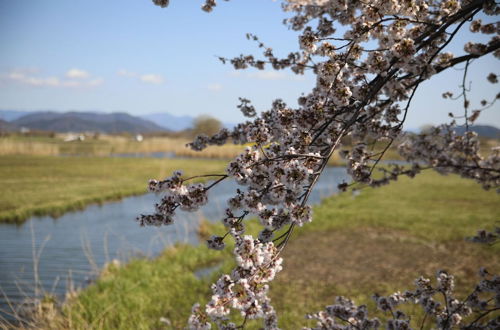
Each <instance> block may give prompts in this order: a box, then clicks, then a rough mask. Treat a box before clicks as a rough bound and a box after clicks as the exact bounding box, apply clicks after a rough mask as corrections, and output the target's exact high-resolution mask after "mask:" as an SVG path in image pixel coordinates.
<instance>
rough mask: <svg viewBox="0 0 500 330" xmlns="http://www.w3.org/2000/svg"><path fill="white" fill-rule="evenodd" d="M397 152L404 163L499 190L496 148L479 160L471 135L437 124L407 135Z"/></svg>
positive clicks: (498, 151) (499, 165)
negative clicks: (417, 164) (429, 128)
mask: <svg viewBox="0 0 500 330" xmlns="http://www.w3.org/2000/svg"><path fill="white" fill-rule="evenodd" d="M399 153H400V154H401V155H402V156H403V157H404V158H405V159H407V160H408V161H411V162H415V163H418V162H420V163H422V164H427V165H429V166H431V167H433V168H435V169H436V170H437V171H438V172H440V173H443V174H446V173H455V174H458V175H460V176H462V177H465V178H470V179H473V180H476V181H477V182H478V183H480V184H482V185H483V187H484V188H485V189H490V188H496V189H498V188H499V187H500V149H499V148H498V147H497V148H494V149H492V152H491V154H490V155H489V156H488V157H482V156H481V155H480V154H479V139H478V138H477V133H475V132H472V131H469V132H466V133H465V135H463V136H461V135H457V134H456V133H455V131H454V130H453V127H452V126H451V125H441V126H439V127H435V128H433V129H431V130H430V131H428V132H424V133H421V134H418V135H410V136H408V137H407V139H406V141H405V142H404V143H402V144H401V145H400V146H399Z"/></svg>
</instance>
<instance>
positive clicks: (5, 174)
mask: <svg viewBox="0 0 500 330" xmlns="http://www.w3.org/2000/svg"><path fill="white" fill-rule="evenodd" d="M177 169H184V171H185V173H186V174H187V175H191V174H202V173H213V172H216V173H220V172H221V171H224V163H223V162H222V161H217V160H203V166H200V161H199V160H196V159H193V160H178V159H168V160H167V159H153V158H107V157H100V158H98V157H51V156H0V191H1V192H2V194H1V196H0V222H20V221H23V220H25V219H26V218H28V217H29V216H31V215H46V214H48V215H52V216H58V215H61V214H62V213H64V212H66V211H70V210H74V209H81V208H83V207H84V206H86V205H88V204H90V203H102V202H105V201H108V200H113V199H118V198H121V197H125V196H130V195H136V194H142V193H145V192H146V188H147V182H148V180H149V179H151V178H164V177H166V176H169V175H171V173H172V172H173V171H174V170H177Z"/></svg>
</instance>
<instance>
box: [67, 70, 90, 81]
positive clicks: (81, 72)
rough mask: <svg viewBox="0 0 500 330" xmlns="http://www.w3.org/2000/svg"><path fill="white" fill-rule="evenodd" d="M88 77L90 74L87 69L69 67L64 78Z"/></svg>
mask: <svg viewBox="0 0 500 330" xmlns="http://www.w3.org/2000/svg"><path fill="white" fill-rule="evenodd" d="M89 77H90V74H89V73H88V72H87V71H84V70H80V69H76V68H73V69H70V70H68V72H66V78H69V79H87V78H89Z"/></svg>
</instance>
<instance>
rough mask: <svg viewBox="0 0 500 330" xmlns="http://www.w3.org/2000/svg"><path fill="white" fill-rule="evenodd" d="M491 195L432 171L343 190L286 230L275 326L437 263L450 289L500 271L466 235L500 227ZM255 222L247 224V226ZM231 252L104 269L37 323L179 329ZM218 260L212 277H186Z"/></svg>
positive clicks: (193, 252)
mask: <svg viewBox="0 0 500 330" xmlns="http://www.w3.org/2000/svg"><path fill="white" fill-rule="evenodd" d="M499 201H500V198H499V197H498V195H497V194H496V193H495V192H492V191H490V192H487V191H483V190H482V189H481V188H480V187H479V186H478V185H477V184H475V183H474V182H471V181H466V180H464V179H461V178H459V177H457V176H446V177H443V176H439V175H438V174H435V173H434V172H426V173H423V174H421V175H420V176H418V177H417V178H415V179H413V180H410V179H404V178H403V179H400V180H399V181H398V182H395V183H393V184H391V185H389V186H385V187H383V188H380V189H375V190H373V189H366V190H363V191H362V192H361V194H360V195H358V196H353V195H352V194H350V193H344V194H341V195H339V196H335V197H333V198H328V199H326V200H324V201H323V203H322V204H321V205H319V206H317V207H315V208H314V220H313V222H312V223H311V224H308V225H306V226H304V227H303V228H299V229H298V230H296V231H295V232H294V235H293V237H292V240H291V241H290V243H289V245H288V246H287V248H286V249H285V252H284V258H285V260H284V270H283V271H282V272H281V273H280V274H279V275H278V278H277V280H276V281H275V282H274V283H273V284H272V286H271V297H272V302H273V305H274V306H275V308H276V309H277V311H278V313H279V316H280V327H281V328H282V329H298V328H300V326H301V325H306V324H307V322H306V320H305V319H304V315H305V314H306V313H312V312H316V311H319V310H322V309H323V308H324V306H325V305H328V304H331V303H333V299H334V297H335V296H337V295H345V296H348V297H351V298H353V299H355V301H356V302H357V303H367V304H368V305H369V306H371V307H373V304H372V303H371V299H370V296H371V295H372V294H373V293H375V292H377V293H379V294H381V295H384V294H388V293H392V292H394V291H396V290H405V289H412V283H413V279H415V278H416V277H417V276H418V275H420V274H422V275H426V276H429V277H432V276H433V274H435V272H436V271H437V270H438V269H440V268H441V267H445V268H446V269H447V270H449V271H450V272H451V273H454V274H455V275H456V278H457V282H458V285H457V287H458V288H462V287H463V286H465V287H468V289H472V283H473V282H475V281H476V280H477V278H478V277H477V276H476V272H477V270H478V269H479V267H481V266H486V267H490V270H492V271H496V272H498V271H499V270H500V269H499V268H500V254H499V253H498V252H499V251H500V247H499V246H498V245H497V246H494V247H488V246H482V245H475V244H472V243H468V242H465V241H464V237H465V236H470V235H473V234H474V233H475V231H476V230H477V229H479V228H486V229H491V228H492V227H493V226H494V225H495V224H497V225H498V219H500V209H499V208H498V205H499ZM256 227H257V226H255V224H252V223H251V224H250V225H249V230H250V231H251V232H252V231H255V229H256ZM206 231H208V232H210V233H222V228H221V227H220V226H218V225H207V226H206V228H205V230H204V232H206ZM230 255H231V251H230V249H226V251H224V252H222V253H221V252H214V251H210V250H208V249H207V248H206V247H205V246H200V247H189V246H177V247H175V248H172V249H169V250H167V251H165V253H164V254H162V255H161V256H159V257H158V258H157V259H155V260H146V259H136V260H133V261H132V262H130V263H129V264H127V265H125V266H122V267H114V266H110V267H108V268H106V269H105V270H104V271H103V275H102V276H101V278H100V279H99V280H98V281H97V282H96V283H94V284H92V285H90V286H89V287H88V288H87V289H85V290H83V291H82V292H81V293H80V294H79V295H78V296H76V297H75V298H73V299H70V300H69V301H68V302H67V303H66V304H65V305H64V306H63V307H62V309H60V310H57V309H56V310H54V309H53V305H51V304H46V305H44V306H45V307H44V308H42V309H41V311H42V312H43V313H42V312H41V313H40V315H42V314H43V317H40V318H39V320H38V322H39V323H38V324H37V326H39V327H41V328H53V329H62V328H72V329H87V328H93V329H111V328H123V329H160V328H167V329H181V328H183V327H184V326H185V323H186V320H187V317H188V315H189V313H190V308H191V306H192V304H193V303H195V302H200V303H205V302H206V301H207V299H208V298H209V297H210V294H211V293H210V289H209V284H210V283H212V282H213V281H214V279H215V278H217V277H218V276H219V275H220V273H221V272H224V271H226V272H227V271H228V270H229V269H230V268H231V261H230V259H231V258H230ZM223 260H226V261H223ZM228 260H229V261H228ZM219 264H220V265H221V269H220V270H219V271H216V272H215V273H213V274H212V275H208V276H207V277H203V278H198V277H196V276H195V274H194V271H195V270H199V269H201V268H203V267H207V266H213V265H219ZM458 291H459V292H460V293H461V294H462V295H463V294H465V290H464V289H458ZM51 306H52V307H51ZM47 311H52V312H51V313H48V312H47ZM161 317H164V318H167V319H168V320H169V322H171V325H170V326H167V325H166V324H165V323H162V322H161V321H160V318H161ZM415 321H416V322H417V321H419V318H416V319H415ZM428 327H431V324H430V323H429V324H428ZM247 328H249V329H258V328H259V324H257V323H252V322H250V323H248V327H247Z"/></svg>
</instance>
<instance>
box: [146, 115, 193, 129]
mask: <svg viewBox="0 0 500 330" xmlns="http://www.w3.org/2000/svg"><path fill="white" fill-rule="evenodd" d="M140 117H141V118H143V119H146V120H149V121H152V122H153V123H155V124H157V125H160V126H161V127H163V128H165V129H168V130H170V131H182V130H184V129H187V128H191V127H193V121H194V118H193V117H191V116H176V115H172V114H169V113H168V112H163V113H151V114H148V115H142V116H140Z"/></svg>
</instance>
